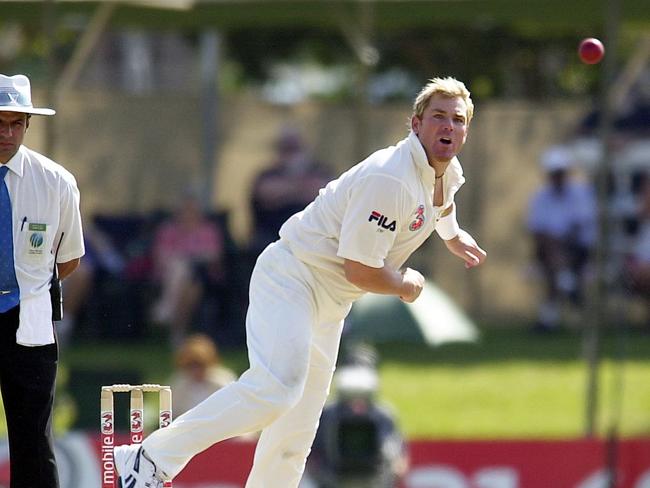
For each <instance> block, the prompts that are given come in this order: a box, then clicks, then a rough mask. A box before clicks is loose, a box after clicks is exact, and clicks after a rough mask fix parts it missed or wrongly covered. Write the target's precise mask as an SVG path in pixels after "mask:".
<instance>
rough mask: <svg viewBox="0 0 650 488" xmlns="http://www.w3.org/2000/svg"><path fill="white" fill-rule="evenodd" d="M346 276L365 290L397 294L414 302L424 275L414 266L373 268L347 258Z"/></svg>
mask: <svg viewBox="0 0 650 488" xmlns="http://www.w3.org/2000/svg"><path fill="white" fill-rule="evenodd" d="M343 269H344V271H345V278H346V279H347V280H348V281H349V282H350V283H352V284H353V285H355V286H357V287H358V288H361V289H362V290H364V291H368V292H371V293H378V294H381V295H396V296H398V297H400V298H401V299H402V300H404V301H405V302H409V303H410V302H413V301H415V299H416V298H417V297H418V296H419V295H420V293H421V292H422V287H423V286H424V277H423V276H422V274H420V273H419V272H418V271H416V270H414V269H412V268H406V269H404V270H395V269H391V268H389V267H386V266H384V267H382V268H372V267H370V266H366V265H365V264H362V263H359V262H358V261H352V260H350V259H346V260H345V261H344V263H343Z"/></svg>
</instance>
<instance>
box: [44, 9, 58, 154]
mask: <svg viewBox="0 0 650 488" xmlns="http://www.w3.org/2000/svg"><path fill="white" fill-rule="evenodd" d="M56 26H57V15H56V5H55V0H47V2H45V6H44V8H43V31H44V32H45V56H46V66H47V76H46V83H45V102H46V106H47V107H54V108H56V94H55V93H54V88H53V87H54V80H55V79H56V72H57V61H56ZM45 119H47V120H45V141H44V145H43V147H44V152H45V154H47V155H48V156H49V157H51V158H54V157H55V155H54V151H55V149H56V126H55V124H56V120H55V119H56V117H45Z"/></svg>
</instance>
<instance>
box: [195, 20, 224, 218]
mask: <svg viewBox="0 0 650 488" xmlns="http://www.w3.org/2000/svg"><path fill="white" fill-rule="evenodd" d="M219 48H220V37H219V34H218V33H217V32H216V31H214V30H206V31H203V32H202V33H201V56H200V58H201V68H200V69H201V99H200V103H201V171H200V175H199V180H200V181H199V185H200V186H201V188H200V191H201V198H202V201H203V204H204V205H205V206H206V208H209V207H210V206H211V205H210V204H211V202H212V198H213V196H214V195H213V190H214V186H215V178H216V175H215V172H214V166H215V161H214V159H215V155H216V150H217V145H218V139H219V134H218V127H217V118H218V105H219V104H218V89H217V87H218V76H217V74H218V69H219Z"/></svg>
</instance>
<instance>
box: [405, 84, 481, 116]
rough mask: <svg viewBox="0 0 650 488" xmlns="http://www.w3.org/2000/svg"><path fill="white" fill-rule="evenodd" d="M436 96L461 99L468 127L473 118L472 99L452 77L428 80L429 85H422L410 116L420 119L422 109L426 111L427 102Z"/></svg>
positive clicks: (463, 86) (462, 85)
mask: <svg viewBox="0 0 650 488" xmlns="http://www.w3.org/2000/svg"><path fill="white" fill-rule="evenodd" d="M436 95H440V96H442V97H446V98H456V97H459V98H462V99H463V100H464V101H465V105H466V106H467V114H466V118H467V125H469V122H470V121H471V120H472V117H473V116H474V102H472V97H471V96H470V93H469V90H468V89H467V87H466V86H465V84H464V83H463V82H462V81H458V80H457V79H456V78H452V77H446V78H432V79H430V80H429V83H427V84H426V85H424V88H422V90H420V93H418V96H417V97H415V101H414V102H413V114H412V115H415V116H417V117H419V118H421V117H422V114H423V113H424V109H426V108H427V105H428V104H429V100H431V98H432V97H434V96H436Z"/></svg>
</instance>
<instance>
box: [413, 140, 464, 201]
mask: <svg viewBox="0 0 650 488" xmlns="http://www.w3.org/2000/svg"><path fill="white" fill-rule="evenodd" d="M406 140H407V143H408V145H409V150H410V152H411V156H412V157H413V161H414V162H415V164H416V166H417V167H418V168H419V169H420V172H421V173H422V177H423V179H424V181H425V182H426V183H429V184H431V185H432V186H433V182H434V181H435V177H436V172H435V170H434V169H433V168H432V167H431V165H430V164H429V160H428V159H427V153H426V152H425V151H424V146H422V143H421V142H420V139H419V138H418V136H417V134H416V133H415V132H413V131H411V132H409V135H408V137H407V139H406ZM445 176H446V178H445V183H446V185H445V186H446V187H447V188H449V189H450V190H453V191H454V192H455V191H456V190H457V189H458V188H459V187H460V186H461V185H462V184H463V183H464V182H465V177H464V176H463V168H462V166H461V165H460V161H459V160H458V158H457V157H455V156H454V159H452V160H451V162H450V163H449V165H448V166H447V169H446V170H445Z"/></svg>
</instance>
